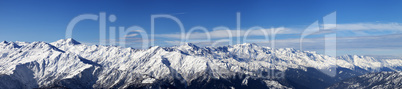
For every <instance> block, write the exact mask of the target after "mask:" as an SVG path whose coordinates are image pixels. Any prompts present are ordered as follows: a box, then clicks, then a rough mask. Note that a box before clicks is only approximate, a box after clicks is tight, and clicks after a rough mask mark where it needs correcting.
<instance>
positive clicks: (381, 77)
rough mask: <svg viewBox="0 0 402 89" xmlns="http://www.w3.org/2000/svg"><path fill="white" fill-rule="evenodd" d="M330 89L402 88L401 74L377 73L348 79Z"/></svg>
mask: <svg viewBox="0 0 402 89" xmlns="http://www.w3.org/2000/svg"><path fill="white" fill-rule="evenodd" d="M329 88H330V89H356V88H364V89H368V88H374V89H380V88H381V89H396V88H402V73H401V72H379V73H370V74H365V75H361V76H358V77H354V78H350V79H347V80H344V81H341V82H340V83H336V84H334V85H333V86H331V87H329Z"/></svg>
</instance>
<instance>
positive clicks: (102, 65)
mask: <svg viewBox="0 0 402 89" xmlns="http://www.w3.org/2000/svg"><path fill="white" fill-rule="evenodd" d="M0 60H1V62H0V88H2V89H15V88H19V89H21V88H25V89H30V88H72V89H83V88H85V89H88V88H89V89H91V88H137V89H138V88H140V89H142V88H146V89H149V88H151V89H154V88H156V89H158V88H163V89H164V88H169V89H170V88H172V89H194V88H198V89H199V88H201V89H206V88H211V89H233V88H235V89H244V88H257V89H266V88H296V89H298V88H310V89H322V88H360V87H350V86H356V84H358V85H357V86H359V85H364V86H366V87H364V86H361V87H363V88H381V87H386V88H397V87H399V88H400V87H401V83H400V82H399V83H395V84H394V85H392V86H383V85H381V84H380V83H378V84H374V85H375V86H374V85H373V84H371V83H366V82H367V81H366V80H373V81H371V82H381V83H382V84H383V83H384V82H393V80H392V78H395V77H389V76H393V75H398V74H397V73H399V72H396V71H401V70H402V59H381V60H380V59H375V58H373V57H368V56H358V55H344V56H338V57H331V56H327V55H322V54H318V53H316V52H311V51H301V50H296V49H293V48H270V47H264V46H259V45H257V44H253V43H244V44H237V45H228V46H219V47H199V46H197V45H194V44H192V43H186V44H184V45H180V46H173V47H160V46H153V47H150V48H148V49H134V48H124V47H119V46H102V45H85V44H81V43H80V42H78V41H76V40H74V39H71V38H70V39H61V40H58V41H56V42H52V43H46V42H7V41H3V42H1V43H0ZM384 72H385V74H384V75H386V76H378V75H379V74H376V73H384ZM388 72H390V73H395V74H390V73H388ZM373 73H374V74H373ZM399 75H400V74H399ZM362 76H364V77H362ZM366 77H369V78H366ZM378 77H384V78H386V79H381V80H378V81H377V80H376V79H379V78H378ZM399 78H400V77H399ZM399 78H398V79H399ZM353 84H355V85H353ZM367 86H368V87H367Z"/></svg>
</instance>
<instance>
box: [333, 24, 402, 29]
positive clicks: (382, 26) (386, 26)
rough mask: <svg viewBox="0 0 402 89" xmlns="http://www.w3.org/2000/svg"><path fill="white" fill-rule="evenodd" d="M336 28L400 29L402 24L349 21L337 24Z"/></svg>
mask: <svg viewBox="0 0 402 89" xmlns="http://www.w3.org/2000/svg"><path fill="white" fill-rule="evenodd" d="M336 28H337V30H357V31H359V30H379V31H382V30H391V31H402V25H401V24H399V23H351V24H337V25H336Z"/></svg>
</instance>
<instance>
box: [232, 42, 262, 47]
mask: <svg viewBox="0 0 402 89" xmlns="http://www.w3.org/2000/svg"><path fill="white" fill-rule="evenodd" d="M235 46H243V47H253V46H257V47H258V45H257V44H256V43H243V44H237V45H235Z"/></svg>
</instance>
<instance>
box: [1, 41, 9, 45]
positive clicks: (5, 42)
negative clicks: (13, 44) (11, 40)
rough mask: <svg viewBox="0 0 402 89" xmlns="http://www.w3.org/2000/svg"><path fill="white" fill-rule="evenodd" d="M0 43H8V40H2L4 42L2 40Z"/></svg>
mask: <svg viewBox="0 0 402 89" xmlns="http://www.w3.org/2000/svg"><path fill="white" fill-rule="evenodd" d="M0 43H3V44H7V43H8V42H7V41H2V42H0Z"/></svg>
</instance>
